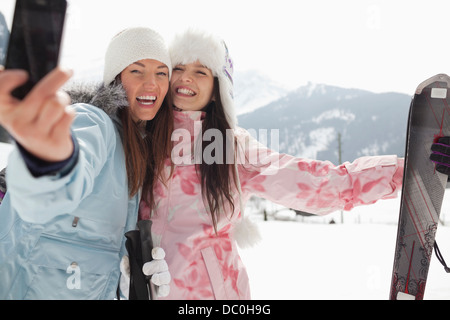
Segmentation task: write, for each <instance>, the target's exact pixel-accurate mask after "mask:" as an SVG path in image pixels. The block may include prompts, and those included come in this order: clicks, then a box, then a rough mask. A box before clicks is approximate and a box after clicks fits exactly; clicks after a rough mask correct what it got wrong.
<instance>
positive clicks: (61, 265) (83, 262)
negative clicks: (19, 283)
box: [22, 236, 119, 299]
mask: <svg viewBox="0 0 450 320" xmlns="http://www.w3.org/2000/svg"><path fill="white" fill-rule="evenodd" d="M23 268H24V269H25V270H22V271H24V272H25V273H26V277H25V279H29V280H28V281H27V282H28V283H29V284H28V288H27V290H26V294H25V296H24V299H104V298H112V297H114V290H115V286H116V285H117V283H116V282H117V281H114V277H112V273H113V272H114V271H115V269H117V270H118V268H119V255H118V252H113V251H106V250H101V249H97V248H91V247H88V246H86V245H83V244H80V243H70V242H64V241H61V240H57V239H53V238H48V237H44V236H42V237H41V238H40V239H39V242H38V243H37V245H36V246H35V248H34V249H33V252H32V253H31V255H30V258H29V260H28V262H27V264H26V266H23ZM117 279H118V278H117ZM117 279H116V280H117ZM25 281H26V280H25ZM110 290H112V293H111V292H109V291H110ZM108 295H109V296H108Z"/></svg>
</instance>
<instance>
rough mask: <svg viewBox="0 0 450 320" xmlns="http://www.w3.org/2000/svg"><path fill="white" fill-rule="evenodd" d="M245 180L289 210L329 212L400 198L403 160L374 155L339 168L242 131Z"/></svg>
mask: <svg viewBox="0 0 450 320" xmlns="http://www.w3.org/2000/svg"><path fill="white" fill-rule="evenodd" d="M238 131H239V132H238V133H237V135H236V136H237V137H238V139H237V140H238V147H237V148H238V152H237V154H238V155H239V156H238V160H237V161H238V163H239V164H240V165H239V178H240V183H241V188H242V191H243V193H250V194H254V195H257V196H259V197H262V198H265V199H268V200H270V201H273V202H275V203H278V204H281V205H283V206H286V207H288V208H292V209H295V210H301V211H304V212H308V213H312V214H318V215H324V214H328V213H331V212H333V211H336V210H351V209H352V208H353V207H356V206H360V205H367V204H372V203H375V202H376V201H377V200H380V199H390V198H395V197H396V196H397V193H398V190H399V189H401V186H402V177H403V159H401V158H397V156H372V157H362V158H358V159H356V160H355V161H354V162H353V163H349V162H346V163H344V164H342V165H339V166H335V165H333V164H332V163H331V162H329V161H317V160H310V159H303V158H296V157H293V156H290V155H285V154H279V153H277V152H273V151H271V150H269V149H268V148H266V147H264V146H263V145H261V144H260V143H259V142H257V141H256V140H255V139H254V138H252V137H251V136H250V135H249V134H248V132H246V131H245V130H243V129H238Z"/></svg>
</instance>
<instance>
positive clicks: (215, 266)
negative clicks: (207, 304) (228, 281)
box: [201, 247, 230, 300]
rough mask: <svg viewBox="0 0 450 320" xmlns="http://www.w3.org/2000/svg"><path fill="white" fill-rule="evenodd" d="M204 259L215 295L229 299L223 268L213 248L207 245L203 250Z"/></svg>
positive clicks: (217, 297) (217, 298)
mask: <svg viewBox="0 0 450 320" xmlns="http://www.w3.org/2000/svg"><path fill="white" fill-rule="evenodd" d="M201 253H202V257H203V261H204V262H205V265H206V270H207V272H208V276H209V280H210V282H211V287H212V289H213V293H214V297H215V299H216V300H228V299H230V298H229V297H228V294H227V290H226V288H225V281H224V278H223V274H222V271H221V270H222V269H221V266H220V263H219V259H217V256H216V254H215V253H214V250H213V248H211V247H207V248H204V249H202V250H201Z"/></svg>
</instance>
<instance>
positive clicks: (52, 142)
mask: <svg viewBox="0 0 450 320" xmlns="http://www.w3.org/2000/svg"><path fill="white" fill-rule="evenodd" d="M71 76H72V72H69V71H65V70H62V69H59V68H56V69H54V70H53V71H52V72H50V73H49V74H48V75H47V76H46V77H45V78H43V79H42V80H41V81H40V82H39V83H38V84H37V85H36V86H35V87H34V88H33V90H32V91H31V92H30V93H29V94H28V95H27V96H26V97H25V98H24V99H23V100H21V101H20V100H18V99H16V98H14V97H13V96H12V95H11V91H12V90H14V89H15V88H16V87H18V86H20V85H22V84H24V83H25V82H26V80H27V78H28V75H27V73H26V72H24V71H22V70H6V71H2V72H1V73H0V124H1V125H2V126H3V127H4V128H5V129H6V130H7V131H8V132H9V133H10V134H11V135H12V136H13V138H14V139H15V140H16V141H17V142H18V143H19V144H20V145H21V146H22V147H23V148H24V149H25V150H27V151H28V152H29V153H31V154H32V155H34V156H35V157H37V158H39V159H41V160H44V161H48V162H57V161H63V160H66V159H68V158H69V157H70V156H71V155H72V154H73V150H74V144H73V141H72V137H71V131H70V126H71V124H72V121H73V119H74V112H72V111H71V110H70V109H68V108H67V106H68V105H69V103H70V98H69V97H68V96H67V94H65V93H62V92H59V91H58V90H59V89H60V88H61V86H62V85H63V84H64V83H66V82H67V81H68V80H69V78H70V77H71Z"/></svg>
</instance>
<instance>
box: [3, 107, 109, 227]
mask: <svg viewBox="0 0 450 320" xmlns="http://www.w3.org/2000/svg"><path fill="white" fill-rule="evenodd" d="M73 107H74V108H75V111H76V113H77V116H76V118H75V120H74V123H73V125H72V130H73V135H74V137H75V138H76V139H77V141H78V144H79V156H78V161H77V163H76V165H75V166H73V168H72V170H71V171H70V172H68V173H64V174H61V173H57V174H54V175H45V176H41V177H34V176H33V175H32V173H31V172H30V171H29V170H28V168H27V165H26V163H25V161H24V160H23V157H22V155H21V153H20V151H19V150H18V149H17V147H16V148H14V150H13V151H12V152H11V155H10V157H9V159H8V167H7V172H6V180H7V185H8V193H10V196H11V204H12V207H13V208H14V209H15V210H16V211H17V212H18V214H19V215H20V217H21V218H22V219H23V220H25V221H28V222H32V223H45V222H47V221H49V220H50V219H52V218H53V217H55V216H56V215H59V214H63V213H68V214H70V213H72V212H73V211H74V210H76V208H77V207H78V206H79V204H80V202H81V201H82V200H83V199H84V198H85V197H86V196H88V195H89V194H90V193H91V192H92V189H93V185H94V181H95V178H96V176H97V175H98V174H99V173H100V172H101V170H102V168H103V166H104V164H105V162H106V161H107V157H108V152H109V151H108V150H109V149H111V148H112V147H113V142H114V143H115V138H114V137H115V131H114V124H113V123H112V121H111V119H110V118H109V117H108V116H107V115H106V114H105V113H104V112H103V111H101V110H100V109H98V108H96V107H94V106H91V105H86V104H79V105H74V106H73Z"/></svg>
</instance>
